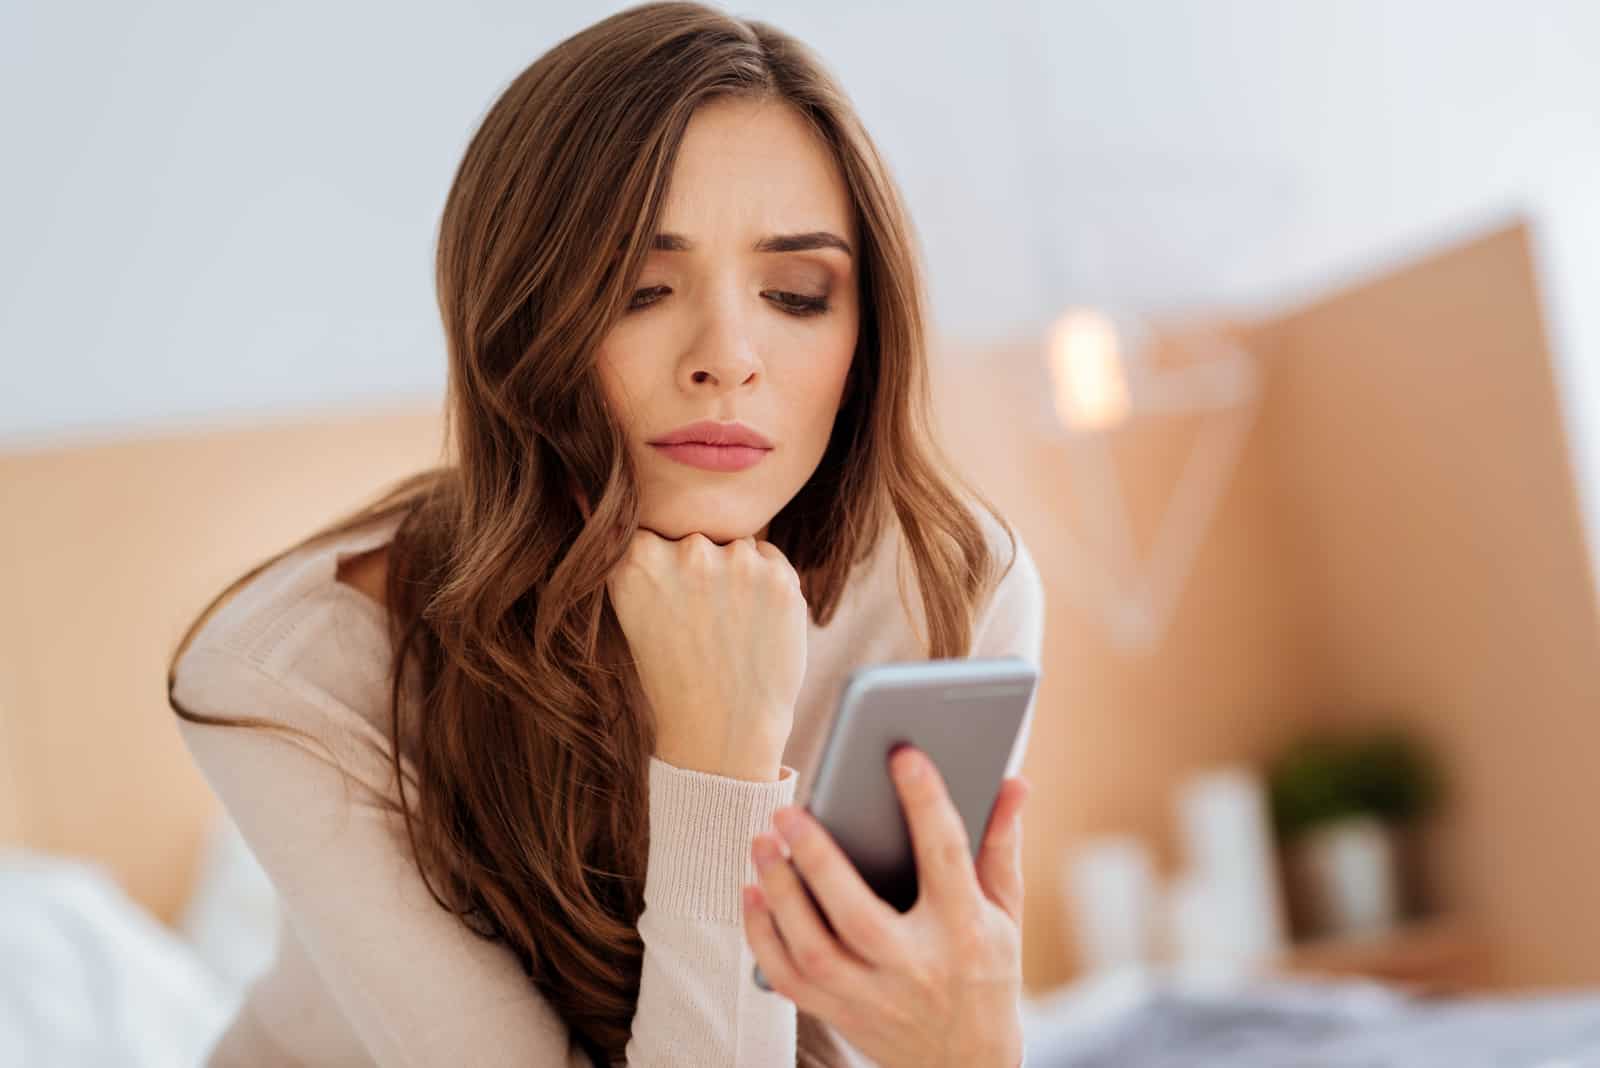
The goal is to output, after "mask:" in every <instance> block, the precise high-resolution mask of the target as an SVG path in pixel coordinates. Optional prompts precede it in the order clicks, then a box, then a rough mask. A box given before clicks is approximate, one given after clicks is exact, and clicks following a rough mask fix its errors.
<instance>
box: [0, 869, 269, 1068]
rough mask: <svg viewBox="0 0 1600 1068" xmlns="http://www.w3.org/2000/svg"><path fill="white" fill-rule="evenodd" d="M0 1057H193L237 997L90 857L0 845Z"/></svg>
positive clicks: (50, 1060)
mask: <svg viewBox="0 0 1600 1068" xmlns="http://www.w3.org/2000/svg"><path fill="white" fill-rule="evenodd" d="M0 962H3V963H0V1064H19V1065H20V1064H48V1065H51V1066H52V1068H74V1066H77V1065H83V1066H85V1068H90V1066H93V1068H99V1066H102V1065H107V1064H116V1065H128V1066H131V1068H139V1066H144V1065H150V1066H152V1068H154V1066H158V1065H159V1066H166V1065H180V1064H195V1063H198V1062H199V1060H200V1058H201V1057H202V1056H203V1055H204V1053H205V1051H206V1050H207V1049H208V1048H209V1047H210V1045H211V1043H212V1042H213V1041H214V1040H215V1039H216V1037H217V1035H218V1034H220V1033H221V1029H222V1028H223V1027H224V1026H225V1025H226V1024H227V1022H228V1020H230V1019H231V1018H232V1016H233V1014H234V1012H235V1011H236V1010H237V1007H238V1000H237V998H236V997H235V996H234V995H233V994H232V993H231V992H230V991H229V989H228V987H227V986H226V984H224V983H223V982H222V981H220V980H219V979H218V978H217V976H216V975H214V974H213V973H212V971H211V969H210V968H208V967H207V966H206V965H205V964H204V963H203V962H202V961H201V960H200V959H199V958H198V957H197V956H196V954H195V952H194V950H193V949H192V948H191V947H190V946H189V945H188V943H186V942H185V941H184V940H183V939H182V938H180V937H179V936H178V935H177V934H175V933H174V932H172V931H171V930H169V929H168V928H167V927H166V926H165V925H164V924H162V923H161V922H160V921H159V920H157V919H156V918H155V917H154V916H153V915H151V914H150V913H149V912H147V911H146V910H145V909H144V908H143V907H142V906H140V905H139V904H138V903H137V902H135V901H134V900H133V899H132V898H130V897H128V896H127V895H126V894H125V893H124V892H123V890H122V888H121V887H120V886H119V885H118V884H117V882H116V880H115V879H114V878H112V876H111V874H110V873H109V872H108V871H107V870H106V869H105V868H104V867H102V866H101V865H99V864H95V863H91V862H88V861H83V860H77V859H71V858H67V857H60V856H53V855H50V854H46V853H40V852H37V851H33V850H28V849H19V848H9V849H3V850H0Z"/></svg>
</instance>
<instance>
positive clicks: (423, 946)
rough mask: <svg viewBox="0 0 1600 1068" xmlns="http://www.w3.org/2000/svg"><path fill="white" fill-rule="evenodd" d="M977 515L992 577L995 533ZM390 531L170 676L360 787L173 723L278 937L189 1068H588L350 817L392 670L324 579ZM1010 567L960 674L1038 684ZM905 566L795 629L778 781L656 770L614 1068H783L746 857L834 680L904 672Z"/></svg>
mask: <svg viewBox="0 0 1600 1068" xmlns="http://www.w3.org/2000/svg"><path fill="white" fill-rule="evenodd" d="M978 515H979V517H980V521H981V522H982V523H983V524H984V526H985V529H986V530H987V531H988V533H989V535H990V541H991V544H992V545H994V547H995V551H996V553H997V554H998V556H999V558H1000V559H1001V560H1002V561H1004V560H1006V559H1007V558H1008V552H1009V543H1008V542H1007V540H1006V538H1005V535H1004V533H1003V531H1002V530H1001V529H1000V527H999V525H998V524H997V523H996V522H995V521H994V520H993V519H992V518H991V517H990V516H989V515H988V514H987V513H986V512H984V511H982V510H981V509H980V510H978ZM393 530H394V521H393V520H390V521H385V522H381V523H378V524H375V525H373V526H370V527H368V528H366V529H364V530H361V531H357V532H355V533H352V534H347V535H345V536H343V537H342V538H340V539H337V540H335V541H333V542H328V543H324V544H321V545H318V546H312V547H310V548H306V549H301V550H299V551H297V552H295V553H293V554H291V555H290V556H288V557H286V558H285V559H283V560H281V561H279V562H277V563H276V564H274V565H273V566H272V567H271V568H269V569H268V570H266V571H264V572H263V573H262V574H260V575H258V576H256V577H255V578H254V579H253V580H251V582H249V583H248V584H247V585H246V586H245V587H244V588H242V589H241V590H239V591H238V592H237V593H236V594H235V595H234V596H233V597H232V598H230V599H229V600H228V602H227V603H226V604H225V605H224V606H223V607H222V608H221V609H220V610H219V611H218V612H217V613H216V614H215V615H213V616H212V618H211V619H210V620H208V621H207V623H206V625H205V626H204V627H203V628H202V630H201V631H200V633H199V634H198V635H197V636H196V639H195V641H194V642H193V643H192V644H191V645H190V647H189V649H188V650H187V651H186V652H185V654H184V656H183V657H182V659H181V660H180V661H179V664H178V667H177V678H176V686H175V689H174V697H175V699H176V700H177V702H178V703H179V704H180V705H181V706H182V707H183V708H185V709H187V710H189V711H194V712H200V713H208V714H211V715H218V716H257V717H265V718H267V719H269V720H273V721H277V722H281V723H285V724H290V725H292V726H295V727H298V728H300V729H302V730H305V731H307V732H309V733H310V734H312V735H313V736H315V737H316V738H318V739H320V740H322V741H324V742H326V743H327V744H328V745H329V746H330V747H331V748H332V750H333V751H334V752H335V753H336V755H337V757H338V760H339V762H340V763H341V764H342V765H343V766H344V767H345V768H346V769H347V770H348V771H350V772H351V773H352V774H353V775H354V777H355V779H356V780H357V783H358V784H359V787H352V788H351V789H350V790H349V791H347V790H346V788H345V784H344V782H343V780H342V778H341V776H340V772H339V770H338V768H336V767H334V766H333V765H332V764H330V763H329V762H328V760H327V758H326V755H325V754H323V753H321V752H319V751H313V750H310V749H308V748H306V747H305V746H304V745H302V744H298V743H297V742H295V741H293V740H287V739H285V738H284V737H282V736H280V735H276V734H274V733H272V732H268V731H262V730H259V729H251V728H248V727H214V726H202V725H198V724H193V723H190V722H188V721H186V720H181V719H179V720H177V723H178V726H179V730H180V732H181V734H182V736H183V739H184V741H185V743H186V744H187V746H188V748H189V750H190V752H191V753H192V754H193V756H194V759H195V761H196V762H197V763H198V765H199V767H200V769H201V771H202V772H203V774H204V775H205V778H206V780H207V781H208V782H209V783H210V785H211V787H212V789H213V790H214V791H215V792H216V794H217V796H218V797H219V798H220V799H221V800H222V802H223V804H224V805H226V806H227V808H228V810H229V812H230V814H231V815H232V816H233V818H234V820H235V821H236V822H237V824H238V826H239V828H240V830H241V831H242V832H243V835H244V837H245V839H246V840H247V841H248V842H249V844H250V847H251V849H252V850H253V851H254V853H255V855H256V857H257V858H258V859H259V860H260V862H261V864H262V866H263V867H264V868H265V869H266V871H267V873H268V874H269V875H270V876H271V878H272V881H273V883H274V884H275V885H276V887H277V890H278V892H279V897H280V901H281V905H282V917H283V921H284V922H283V923H282V925H281V933H280V937H279V944H278V953H277V958H276V960H275V962H274V963H273V965H272V966H271V967H270V968H269V969H268V970H267V972H266V973H265V974H264V975H263V976H262V977H261V978H260V979H259V980H258V981H257V982H255V983H254V985H253V986H252V987H251V988H250V990H249V992H248V995H247V997H246V1001H245V1004H244V1005H243V1007H242V1009H241V1011H240V1013H239V1015H238V1016H237V1017H236V1019H235V1020H234V1021H233V1023H232V1025H231V1026H230V1027H229V1028H228V1029H227V1030H226V1031H225V1033H224V1034H223V1035H222V1036H221V1037H220V1038H219V1040H218V1042H217V1044H216V1046H215V1048H214V1049H213V1051H212V1053H211V1055H210V1058H209V1060H208V1064H210V1065H252V1066H258V1065H280V1064H307V1065H385V1066H400V1065H405V1066H419V1068H420V1066H428V1068H434V1066H463V1068H465V1066H471V1068H487V1066H490V1065H522V1066H536V1065H587V1064H588V1059H587V1058H586V1056H585V1055H584V1054H583V1053H582V1051H581V1050H580V1049H579V1047H578V1046H577V1045H576V1044H575V1043H573V1042H572V1041H571V1038H570V1034H569V1031H568V1028H567V1026H566V1025H565V1023H564V1022H563V1021H562V1020H561V1019H560V1018H559V1017H558V1016H557V1015H556V1013H555V1012H554V1010H553V1009H552V1008H551V1007H550V1005H549V1004H548V1003H547V1002H546V1001H545V1000H544V999H543V998H542V997H541V996H540V995H539V994H538V992H537V990H536V989H534V988H533V986H532V985H531V984H530V983H529V982H528V980H527V978H526V977H525V976H524V974H523V973H522V970H521V968H520V967H519V965H518V964H517V961H516V958H515V957H514V956H513V954H512V953H511V951H510V950H509V949H507V948H506V947H505V946H503V945H501V944H498V943H493V942H489V941H486V940H484V939H482V938H480V937H479V936H477V935H476V934H474V933H473V932H471V931H469V930H468V929H467V928H466V927H465V926H464V925H463V924H462V923H461V921H459V920H458V919H457V918H456V917H455V916H453V915H451V914H450V913H448V912H446V911H445V910H444V909H442V908H440V907H439V905H438V904H437V903H436V902H435V901H434V900H433V898H432V896H431V895H430V894H429V892H428V890H427V889H426V887H425V885H424V883H423V881H422V879H421V876H420V875H419V873H418V872H417V870H416V867H415V865H414V863H413V861H412V858H411V855H410V851H409V847H408V845H407V842H406V836H405V832H404V829H403V826H402V825H401V823H400V821H399V817H398V816H394V815H390V814H387V813H385V812H384V811H382V809H381V808H380V807H379V806H377V805H375V804H374V803H373V802H372V799H371V798H370V797H364V796H363V795H362V792H361V791H362V790H363V789H371V790H372V791H374V792H376V793H378V794H380V795H385V796H392V779H393V774H392V768H391V765H390V756H389V754H390V749H391V746H392V745H393V744H394V743H393V740H392V739H391V737H390V736H389V715H388V696H389V695H388V689H387V686H386V675H387V672H388V670H389V667H390V662H391V659H392V651H391V648H390V644H389V640H388V636H387V631H386V628H385V623H384V616H383V609H382V608H381V606H380V605H378V604H377V603H376V602H374V601H372V600H370V599H368V598H367V597H366V596H365V595H364V594H362V593H360V592H358V591H357V590H355V589H354V588H353V587H351V586H349V585H346V584H345V583H342V582H339V581H338V580H337V579H336V577H335V575H336V570H337V567H338V563H339V561H340V560H341V559H343V558H344V557H347V556H351V555H354V554H357V553H361V552H364V551H366V550H368V549H372V548H376V547H377V546H379V545H382V544H384V543H386V542H387V541H388V540H389V539H390V538H391V537H392V535H393ZM1017 545H1018V550H1019V555H1018V558H1017V561H1016V564H1015V566H1013V568H1012V569H1011V571H1010V573H1009V574H1008V575H1007V577H1006V578H1005V579H1004V581H1003V582H1002V583H1001V584H1000V586H999V588H998V591H997V593H996V595H995V597H994V598H993V599H992V600H991V602H990V603H989V604H987V605H986V606H983V608H982V609H981V612H980V617H979V620H980V622H979V626H978V630H977V634H976V644H975V646H974V649H973V654H972V655H974V656H1003V655H1009V654H1020V655H1022V656H1025V657H1027V658H1028V659H1030V660H1032V661H1033V662H1034V663H1038V661H1039V656H1040V641H1041V630H1042V627H1043V622H1044V607H1043V594H1042V590H1041V587H1040V582H1039V576H1038V572H1037V570H1036V569H1035V567H1034V563H1033V560H1032V558H1031V556H1030V555H1029V554H1028V552H1027V549H1026V547H1025V546H1024V545H1023V543H1022V541H1021V538H1020V537H1019V538H1018V541H1017ZM902 552H903V545H902V543H901V541H900V539H899V537H898V536H897V534H896V535H895V536H889V537H886V538H885V539H884V541H883V543H882V545H881V546H880V548H879V549H878V550H877V552H875V554H874V555H873V557H872V558H871V560H870V561H869V563H868V564H866V565H863V566H862V568H861V570H860V571H858V572H857V574H856V575H855V576H853V577H852V579H851V582H850V586H849V588H848V589H847V591H846V593H845V595H844V599H843V601H842V603H841V605H840V608H839V612H838V614H837V615H836V616H835V617H834V619H833V620H832V621H830V623H829V625H828V626H827V627H825V628H819V627H817V626H815V625H814V624H813V625H811V626H810V627H809V628H808V634H807V643H808V647H807V668H806V676H805V680H804V683H803V686H802V690H801V693H800V697H799V701H798V703H797V705H796V708H795V719H794V728H793V731H792V734H791V736H790V738H789V742H788V745H787V746H786V748H785V750H784V767H783V771H782V773H781V774H782V777H781V778H780V779H779V780H778V781H776V782H771V783H762V782H747V781H744V780H738V779H732V778H726V777H722V776H717V775H709V774H705V773H701V772H696V771H690V770H686V769H683V768H678V767H674V766H673V765H670V764H667V763H665V762H663V761H661V760H658V759H654V758H652V760H651V762H650V768H649V776H650V782H649V804H650V811H649V819H650V828H651V835H650V838H651V842H650V850H649V856H648V859H647V868H646V877H645V886H644V901H645V908H644V911H643V913H642V914H641V915H640V917H639V935H640V938H641V940H642V942H643V944H644V960H643V973H642V976H641V985H640V991H639V997H638V1002H637V1006H636V1011H635V1014H634V1017H633V1022H632V1037H631V1039H630V1040H629V1042H628V1046H627V1063H628V1064H629V1065H688V1066H692V1068H714V1066H721V1065H730V1066H731V1065H783V1066H789V1065H794V1064H795V1063H796V1055H797V1050H796V1009H795V1006H794V1004H793V1003H792V1002H790V1001H788V1000H787V999H785V998H783V997H781V996H779V995H777V994H773V993H768V992H765V991H762V990H761V989H759V988H758V987H756V986H755V985H754V984H753V983H752V981H751V978H750V972H751V967H752V965H753V963H754V959H753V957H752V955H751V952H750V949H749V947H748V945H746V943H745V939H744V932H743V927H742V925H741V920H740V903H739V890H740V886H741V885H742V884H744V883H747V882H751V883H753V882H755V881H756V876H755V869H754V865H753V864H752V862H751V860H750V857H749V848H750V839H751V838H752V837H753V836H754V835H755V834H756V833H758V832H760V831H762V830H766V829H768V828H769V827H770V826H771V817H772V813H773V812H774V811H775V810H776V809H778V808H780V807H781V806H783V805H786V804H789V803H791V802H793V801H794V800H795V799H796V797H799V798H802V799H803V798H804V797H806V796H807V794H806V791H807V789H808V788H809V783H810V777H811V775H812V773H813V770H814V766H815V762H816V760H817V758H818V756H819V754H820V749H821V745H822V742H823V740H824V739H825V737H826V734H827V730H828V726H829V723H830V721H831V719H832V717H833V713H834V706H835V703H836V701H837V698H838V693H839V689H840V688H841V686H842V684H843V682H844V680H845V678H846V676H848V675H849V673H850V672H851V671H852V670H853V669H855V668H856V667H858V666H861V665H865V664H871V663H878V662H882V661H889V660H907V659H918V658H920V657H921V656H922V653H921V652H920V651H919V644H918V640H917V637H916V634H917V631H915V630H914V629H913V627H916V628H920V627H921V625H922V620H923V616H922V608H921V602H920V598H919V597H918V596H916V582H915V578H914V577H913V576H912V574H911V569H910V567H909V561H908V565H907V569H906V570H907V576H908V577H907V582H906V589H907V593H908V594H909V595H910V596H909V597H908V601H909V604H903V603H902V600H901V597H900V594H899V591H898V589H897V584H896V578H895V570H896V563H897V558H898V556H899V555H900V554H901V553H902ZM1032 717H1033V709H1032V708H1031V707H1030V709H1029V711H1028V717H1027V719H1026V720H1025V722H1024V726H1023V730H1022V733H1021V735H1020V736H1019V739H1018V742H1017V745H1016V746H1015V748H1014V749H1013V751H1012V756H1011V760H1010V763H1009V765H1008V771H1007V774H1014V773H1015V772H1016V771H1017V770H1018V769H1019V768H1020V766H1021V762H1022V758H1023V754H1024V751H1025V749H1026V745H1027V739H1028V733H1029V730H1030V728H1031V726H1032ZM405 750H406V746H405V745H402V752H404V751H405ZM402 763H403V764H405V763H408V761H407V760H406V759H405V758H404V757H402ZM408 770H409V769H408ZM840 1045H841V1046H845V1043H844V1042H843V1040H842V1039H841V1040H840ZM846 1048H847V1049H848V1047H847V1046H846ZM850 1052H852V1053H854V1051H853V1050H852V1051H850ZM854 1055H855V1057H856V1058H857V1060H856V1063H859V1064H866V1063H868V1062H867V1061H866V1059H865V1058H864V1057H861V1056H860V1055H859V1054H854Z"/></svg>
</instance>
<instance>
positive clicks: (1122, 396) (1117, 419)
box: [1049, 308, 1129, 430]
mask: <svg viewBox="0 0 1600 1068" xmlns="http://www.w3.org/2000/svg"><path fill="white" fill-rule="evenodd" d="M1049 351H1050V378H1051V381H1052V383H1053V386H1054V397H1053V400H1054V404H1055V411H1056V417H1057V418H1058V419H1060V420H1061V422H1062V423H1063V424H1064V425H1066V426H1067V427H1069V428H1072V429H1075V430H1104V429H1106V428H1108V427H1113V426H1117V425H1118V424H1120V423H1122V422H1123V421H1125V420H1126V419H1127V418H1128V409H1129V399H1128V379H1127V375H1126V374H1125V372H1124V369H1123V365H1122V346H1121V342H1120V339H1119V338H1118V336H1117V328H1116V325H1115V324H1113V323H1112V321H1111V320H1110V318H1108V317H1107V316H1106V315H1104V314H1103V313H1101V312H1098V311H1095V310H1094V309H1093V308H1073V309H1070V310H1069V311H1067V312H1066V313H1065V314H1064V315H1062V316H1061V318H1059V319H1057V320H1056V321H1055V323H1054V325H1053V326H1052V327H1051V329H1050V344H1049Z"/></svg>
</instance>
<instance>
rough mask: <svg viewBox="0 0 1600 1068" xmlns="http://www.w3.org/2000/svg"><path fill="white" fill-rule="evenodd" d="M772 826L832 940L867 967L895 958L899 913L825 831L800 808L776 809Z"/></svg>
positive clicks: (896, 955) (896, 954)
mask: <svg viewBox="0 0 1600 1068" xmlns="http://www.w3.org/2000/svg"><path fill="white" fill-rule="evenodd" d="M775 822H776V823H777V824H778V831H779V833H780V834H782V835H783V838H784V841H785V842H787V843H788V846H789V859H790V863H791V864H793V866H794V867H795V868H796V869H797V870H798V871H799V874H800V878H801V879H803V880H804V886H805V888H806V889H808V890H809V891H810V892H811V894H812V895H813V900H814V901H815V902H816V904H817V906H818V907H819V908H820V909H821V911H822V915H823V917H824V919H825V920H826V921H827V922H828V923H829V924H830V925H832V927H833V930H834V932H835V934H836V935H837V937H838V938H839V939H840V940H841V941H842V942H844V944H845V945H846V946H848V947H849V948H850V949H851V950H852V951H853V952H855V953H856V954H857V955H858V956H860V957H861V958H862V959H863V960H865V961H867V962H868V963H869V964H875V965H883V964H888V963H890V962H891V961H893V960H895V959H897V958H898V957H899V953H898V952H897V949H896V946H895V943H894V940H893V939H894V931H895V930H896V924H897V922H898V920H899V915H900V914H899V913H898V912H896V911H895V909H894V908H893V906H891V905H890V904H889V903H888V902H887V901H885V900H883V898H881V897H879V896H878V895H877V892H876V891H874V890H873V889H872V887H870V886H868V885H867V883H866V880H864V879H862V878H861V873H860V872H859V871H857V870H856V866H855V864H853V863H852V862H851V860H850V858H849V857H848V856H846V855H845V852H844V850H842V849H840V848H839V843H837V842H835V841H834V840H833V836H832V835H831V834H829V833H828V829H827V828H826V827H824V826H822V824H820V823H818V822H817V820H816V818H815V817H813V816H812V815H811V814H810V813H808V812H806V811H805V810H803V809H800V808H796V807H793V806H788V807H785V808H782V809H779V810H778V812H777V814H776V816H775Z"/></svg>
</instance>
